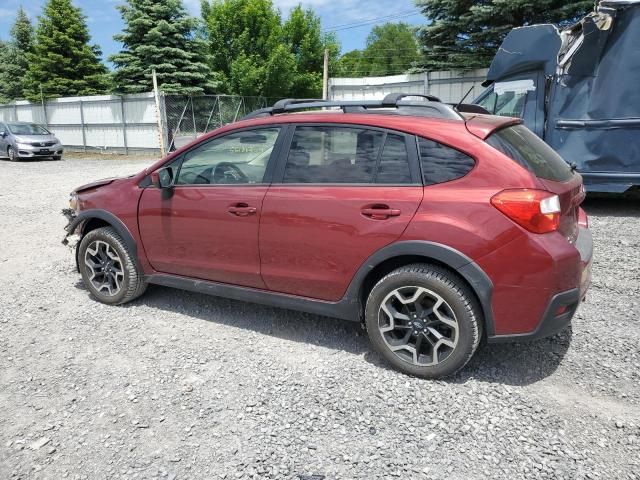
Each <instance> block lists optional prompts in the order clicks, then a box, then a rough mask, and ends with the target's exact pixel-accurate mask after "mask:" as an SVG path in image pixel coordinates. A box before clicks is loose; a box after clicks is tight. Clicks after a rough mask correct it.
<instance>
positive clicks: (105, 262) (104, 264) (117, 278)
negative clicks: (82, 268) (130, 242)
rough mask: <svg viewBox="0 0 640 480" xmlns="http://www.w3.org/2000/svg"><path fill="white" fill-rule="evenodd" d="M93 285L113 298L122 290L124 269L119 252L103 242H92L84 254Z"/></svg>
mask: <svg viewBox="0 0 640 480" xmlns="http://www.w3.org/2000/svg"><path fill="white" fill-rule="evenodd" d="M84 264H85V265H86V266H87V269H88V271H87V273H88V274H89V281H90V282H91V285H93V287H94V288H95V289H96V290H97V291H98V292H100V293H101V294H105V295H107V296H110V297H113V296H115V295H117V294H118V293H119V292H120V290H121V289H122V283H123V281H124V268H123V265H122V260H121V259H120V256H119V255H118V252H117V251H116V250H115V249H114V248H113V247H112V246H111V245H109V244H108V243H106V242H103V241H102V240H96V241H95V242H92V243H91V244H90V245H89V246H88V247H87V249H86V251H85V254H84Z"/></svg>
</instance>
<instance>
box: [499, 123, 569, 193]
mask: <svg viewBox="0 0 640 480" xmlns="http://www.w3.org/2000/svg"><path fill="white" fill-rule="evenodd" d="M487 143H488V144H489V145H491V146H492V147H493V148H495V149H496V150H498V151H500V152H502V153H504V154H505V155H506V156H508V157H510V158H511V159H513V160H514V161H515V162H517V163H518V164H520V165H522V166H523V167H524V168H526V169H527V170H529V171H530V172H532V173H533V174H534V175H535V176H536V177H538V178H543V179H545V180H552V181H555V182H566V181H567V180H569V179H571V176H572V175H573V172H572V171H571V168H570V167H569V165H568V164H567V162H565V161H564V160H563V159H562V157H561V156H560V155H558V154H557V153H556V152H555V151H554V150H553V149H552V148H551V147H550V146H549V145H547V144H546V143H544V142H543V141H542V140H541V139H540V138H539V137H538V136H537V135H536V134H535V133H533V132H532V131H531V130H529V129H528V128H527V127H525V126H524V125H515V126H513V127H508V128H503V129H502V130H498V131H497V132H495V133H493V134H492V135H491V136H490V137H489V138H487Z"/></svg>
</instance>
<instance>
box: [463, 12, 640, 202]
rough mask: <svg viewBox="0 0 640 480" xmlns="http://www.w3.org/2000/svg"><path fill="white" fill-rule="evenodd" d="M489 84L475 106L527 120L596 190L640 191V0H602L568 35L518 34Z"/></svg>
mask: <svg viewBox="0 0 640 480" xmlns="http://www.w3.org/2000/svg"><path fill="white" fill-rule="evenodd" d="M484 86H485V87H488V88H487V89H486V90H485V91H484V92H483V93H482V94H481V95H480V96H479V97H478V98H476V99H475V100H474V102H473V103H475V104H477V105H480V106H482V107H484V108H485V109H486V110H488V111H489V112H490V113H492V114H496V115H505V116H514V117H520V118H522V119H523V120H524V122H525V124H526V125H527V126H528V127H529V128H530V129H531V130H533V131H534V132H535V133H536V134H537V135H538V136H540V137H541V138H542V139H544V140H545V141H546V142H547V143H548V144H549V145H551V146H552V147H553V148H554V149H555V150H556V151H558V152H559V153H560V155H562V157H563V158H564V159H565V160H566V161H567V162H569V163H571V164H575V168H577V170H578V171H579V172H580V173H581V174H582V176H583V178H584V181H585V187H586V188H587V190H588V191H590V192H612V193H622V192H626V191H628V190H632V189H638V187H640V0H601V1H599V2H598V3H597V5H596V7H595V9H594V11H593V12H592V13H590V14H589V15H587V16H586V17H585V18H583V19H582V20H581V21H580V22H578V23H577V24H575V25H572V26H570V27H568V28H565V29H563V30H559V29H558V28H557V27H555V26H554V25H532V26H526V27H521V28H516V29H514V30H512V31H511V32H510V33H509V34H508V35H507V37H506V38H505V40H504V42H503V43H502V45H501V47H500V49H499V51H498V53H497V54H496V56H495V58H494V59H493V62H492V63H491V67H490V69H489V72H488V74H487V80H486V82H485V83H484Z"/></svg>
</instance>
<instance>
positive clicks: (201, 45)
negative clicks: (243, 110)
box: [109, 0, 218, 95]
mask: <svg viewBox="0 0 640 480" xmlns="http://www.w3.org/2000/svg"><path fill="white" fill-rule="evenodd" d="M118 9H119V10H120V13H121V14H122V18H123V19H124V21H125V23H126V26H125V28H124V31H123V32H122V33H120V34H118V35H115V36H114V39H115V40H117V41H119V42H122V43H123V45H124V47H123V49H122V50H121V51H120V53H117V54H116V55H112V56H111V57H110V58H109V60H111V61H112V62H113V63H114V65H115V67H116V71H115V73H114V80H115V84H116V90H117V91H120V92H124V93H140V92H148V91H150V90H151V89H152V71H153V70H154V69H155V70H156V73H157V76H158V84H159V86H160V88H161V89H162V90H163V91H164V92H165V93H173V94H187V95H198V94H202V93H206V92H212V91H214V90H215V89H216V88H217V86H218V82H217V81H216V79H215V76H214V75H213V74H212V73H211V71H210V69H209V67H208V65H207V62H206V55H205V52H206V44H205V42H204V41H203V40H202V38H200V36H199V35H197V33H198V27H199V22H198V20H197V19H196V18H194V17H190V16H189V15H187V12H186V10H185V8H184V5H183V4H182V0H127V1H126V3H125V4H124V5H121V6H119V7H118ZM203 60H204V61H203Z"/></svg>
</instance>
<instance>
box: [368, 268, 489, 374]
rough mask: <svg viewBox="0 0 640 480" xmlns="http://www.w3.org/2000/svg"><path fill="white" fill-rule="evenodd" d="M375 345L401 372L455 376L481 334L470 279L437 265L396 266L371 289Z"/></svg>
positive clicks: (371, 326) (370, 326)
mask: <svg viewBox="0 0 640 480" xmlns="http://www.w3.org/2000/svg"><path fill="white" fill-rule="evenodd" d="M365 321H366V327H367V332H368V334H369V338H370V340H371V343H372V344H373V346H374V347H375V349H376V350H377V351H378V352H379V353H380V354H381V355H382V356H383V357H384V358H385V359H386V360H387V361H388V362H389V363H390V364H391V365H392V366H393V367H394V368H396V369H397V370H400V371H401V372H404V373H407V374H409V375H414V376H417V377H422V378H431V379H435V378H442V377H446V376H449V375H452V374H454V373H455V372H457V371H458V370H460V369H461V368H462V367H464V366H465V365H466V364H467V362H468V361H469V360H470V359H471V357H472V356H473V354H474V353H475V351H476V349H477V348H478V345H479V343H480V338H481V336H482V313H481V310H480V306H479V304H478V301H477V299H476V297H475V295H474V294H473V292H472V291H471V290H470V288H469V287H468V286H467V285H466V283H465V282H464V281H463V280H462V279H461V278H460V277H458V276H457V275H456V274H454V273H453V272H451V271H449V270H447V269H445V268H442V267H439V266H435V265H428V264H416V265H409V266H406V267H402V268H398V269H397V270H394V271H393V272H391V273H390V274H388V275H387V276H386V277H384V278H383V279H382V280H380V281H379V282H378V283H377V284H376V286H375V287H373V289H372V290H371V293H370V294H369V298H368V300H367V305H366V309H365Z"/></svg>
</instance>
